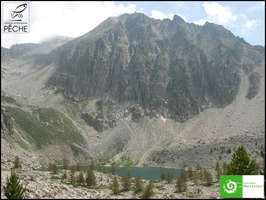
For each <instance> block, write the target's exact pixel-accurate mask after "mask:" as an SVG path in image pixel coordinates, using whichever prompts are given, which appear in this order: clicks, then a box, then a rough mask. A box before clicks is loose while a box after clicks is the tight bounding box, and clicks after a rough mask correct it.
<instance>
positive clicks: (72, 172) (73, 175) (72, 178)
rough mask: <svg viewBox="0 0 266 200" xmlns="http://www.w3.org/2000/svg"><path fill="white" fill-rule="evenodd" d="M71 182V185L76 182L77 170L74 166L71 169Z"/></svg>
mask: <svg viewBox="0 0 266 200" xmlns="http://www.w3.org/2000/svg"><path fill="white" fill-rule="evenodd" d="M70 182H71V185H73V186H74V185H75V184H76V177H75V171H74V169H73V168H72V169H71V174H70Z"/></svg>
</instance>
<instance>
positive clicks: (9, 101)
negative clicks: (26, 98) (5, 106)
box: [1, 95, 17, 104]
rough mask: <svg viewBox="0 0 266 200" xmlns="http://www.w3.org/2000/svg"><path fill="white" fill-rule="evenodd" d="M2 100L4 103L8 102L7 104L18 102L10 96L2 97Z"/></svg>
mask: <svg viewBox="0 0 266 200" xmlns="http://www.w3.org/2000/svg"><path fill="white" fill-rule="evenodd" d="M1 100H2V101H3V102H6V103H10V104H17V102H16V100H15V99H14V98H12V97H9V96H5V95H4V96H1Z"/></svg>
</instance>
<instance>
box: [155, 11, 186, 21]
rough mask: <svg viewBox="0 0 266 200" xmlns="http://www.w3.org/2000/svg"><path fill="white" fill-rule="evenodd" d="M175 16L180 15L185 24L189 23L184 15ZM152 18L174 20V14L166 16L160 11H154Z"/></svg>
mask: <svg viewBox="0 0 266 200" xmlns="http://www.w3.org/2000/svg"><path fill="white" fill-rule="evenodd" d="M175 15H178V16H180V17H181V18H182V19H183V20H184V21H185V22H188V20H187V18H186V17H185V16H184V15H181V14H175ZM151 17H152V18H154V19H161V20H162V19H167V18H168V19H171V20H172V19H173V18H174V14H168V15H166V14H164V13H162V12H160V11H158V10H152V11H151Z"/></svg>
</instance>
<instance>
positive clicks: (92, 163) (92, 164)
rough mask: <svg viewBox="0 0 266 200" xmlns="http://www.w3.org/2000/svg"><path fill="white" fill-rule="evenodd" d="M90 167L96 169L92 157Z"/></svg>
mask: <svg viewBox="0 0 266 200" xmlns="http://www.w3.org/2000/svg"><path fill="white" fill-rule="evenodd" d="M90 169H91V170H94V161H93V159H91V161H90Z"/></svg>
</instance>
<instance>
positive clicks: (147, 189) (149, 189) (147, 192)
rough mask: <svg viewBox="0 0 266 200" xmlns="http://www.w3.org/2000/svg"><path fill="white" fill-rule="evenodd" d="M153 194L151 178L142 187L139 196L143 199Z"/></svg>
mask: <svg viewBox="0 0 266 200" xmlns="http://www.w3.org/2000/svg"><path fill="white" fill-rule="evenodd" d="M152 195H153V182H152V180H150V181H149V184H148V185H147V186H146V187H145V188H144V190H143V193H142V195H141V197H142V198H143V199H148V198H149V197H151V196H152Z"/></svg>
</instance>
